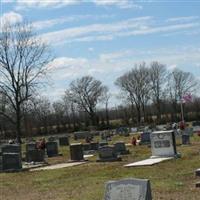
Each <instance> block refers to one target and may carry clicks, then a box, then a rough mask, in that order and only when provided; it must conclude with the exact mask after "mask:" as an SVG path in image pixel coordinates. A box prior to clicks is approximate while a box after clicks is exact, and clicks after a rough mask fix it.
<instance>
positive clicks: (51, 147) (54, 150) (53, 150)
mask: <svg viewBox="0 0 200 200" xmlns="http://www.w3.org/2000/svg"><path fill="white" fill-rule="evenodd" d="M46 150H47V155H48V157H53V156H58V143H57V142H55V141H54V142H47V143H46Z"/></svg>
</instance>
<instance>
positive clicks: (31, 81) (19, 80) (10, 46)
mask: <svg viewBox="0 0 200 200" xmlns="http://www.w3.org/2000/svg"><path fill="white" fill-rule="evenodd" d="M50 61H51V55H50V52H49V48H48V46H47V45H46V44H45V43H43V42H42V41H41V40H40V39H39V38H38V37H37V36H36V35H35V34H34V33H33V31H32V28H31V25H29V24H25V23H23V24H22V23H21V24H16V25H14V26H11V25H4V26H3V27H2V31H1V33H0V90H1V91H2V92H3V94H4V95H5V96H6V98H7V99H8V101H9V104H10V105H11V107H12V109H13V112H14V113H15V117H14V119H12V118H10V116H9V115H8V114H7V113H6V112H1V114H2V115H4V116H5V117H7V118H8V119H10V120H11V121H13V122H14V123H15V124H16V137H17V140H18V142H21V119H22V110H21V109H22V108H21V107H22V104H23V103H24V102H25V101H27V100H28V99H30V98H31V96H32V94H33V93H34V92H35V91H36V88H37V87H38V86H40V85H41V83H42V78H43V77H44V75H46V72H47V63H49V62H50Z"/></svg>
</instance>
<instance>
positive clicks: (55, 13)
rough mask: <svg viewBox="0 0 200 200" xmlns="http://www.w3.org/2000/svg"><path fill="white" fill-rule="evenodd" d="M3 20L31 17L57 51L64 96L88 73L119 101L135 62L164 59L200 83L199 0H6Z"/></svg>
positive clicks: (55, 86)
mask: <svg viewBox="0 0 200 200" xmlns="http://www.w3.org/2000/svg"><path fill="white" fill-rule="evenodd" d="M0 2H1V3H0V4H1V5H0V6H1V7H0V20H1V24H2V22H3V21H4V20H9V21H10V23H13V24H14V23H16V22H23V21H28V22H31V23H32V24H33V28H34V31H35V32H36V33H37V34H38V35H39V36H40V37H41V38H42V39H43V40H44V41H45V42H47V43H48V44H50V46H51V49H52V54H53V55H54V58H55V59H54V60H53V61H52V63H51V66H52V69H51V84H50V85H49V86H48V87H47V88H46V89H45V91H42V94H43V95H46V96H48V97H50V99H51V100H57V99H59V98H61V96H62V95H63V94H64V91H65V90H66V89H67V88H68V86H69V84H70V82H71V81H72V80H74V79H76V78H80V77H82V76H84V75H91V76H93V77H95V78H96V79H98V80H101V81H102V82H103V84H104V85H107V86H108V87H109V88H110V92H111V93H112V94H113V97H112V99H113V101H112V102H113V104H114V103H116V102H117V97H118V94H119V89H118V88H117V87H116V86H115V84H114V82H115V80H116V79H117V77H119V76H121V75H123V74H124V73H125V72H127V71H129V70H130V69H132V68H133V67H134V65H135V64H137V63H140V62H143V61H144V62H146V63H147V64H149V63H151V62H152V61H158V62H161V63H163V64H165V65H166V67H167V69H168V70H173V69H174V68H179V69H181V70H183V71H187V72H191V73H193V74H194V75H195V77H196V78H197V79H198V80H199V81H200V1H198V0H196V1H195V0H167V1H161V0H157V1H156V0H147V1H144V0H143V1H142V0H140V1H135V0H15V1H12V0H1V1H0Z"/></svg>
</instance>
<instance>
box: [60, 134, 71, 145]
mask: <svg viewBox="0 0 200 200" xmlns="http://www.w3.org/2000/svg"><path fill="white" fill-rule="evenodd" d="M59 144H60V146H68V145H69V138H68V137H67V136H62V137H59Z"/></svg>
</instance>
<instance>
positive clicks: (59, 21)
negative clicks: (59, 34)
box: [33, 15, 113, 30]
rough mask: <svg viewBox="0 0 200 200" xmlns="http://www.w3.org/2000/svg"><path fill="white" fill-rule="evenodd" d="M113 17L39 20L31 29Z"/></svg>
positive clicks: (85, 16) (76, 16)
mask: <svg viewBox="0 0 200 200" xmlns="http://www.w3.org/2000/svg"><path fill="white" fill-rule="evenodd" d="M111 17H113V15H71V16H63V17H59V18H55V19H48V20H41V21H35V22H33V27H34V28H36V29H37V30H40V29H45V28H51V27H53V26H55V25H58V24H64V23H66V22H74V21H80V20H84V19H93V20H99V19H103V18H111Z"/></svg>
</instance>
